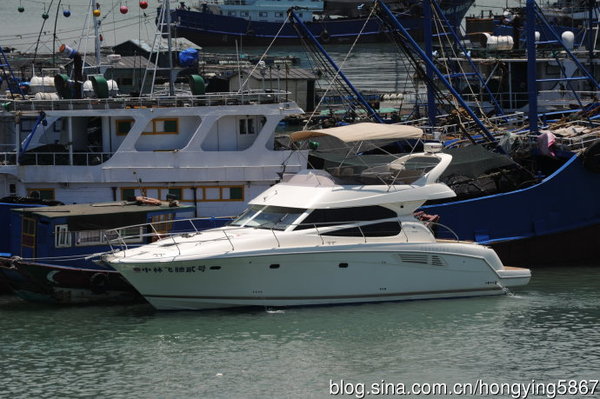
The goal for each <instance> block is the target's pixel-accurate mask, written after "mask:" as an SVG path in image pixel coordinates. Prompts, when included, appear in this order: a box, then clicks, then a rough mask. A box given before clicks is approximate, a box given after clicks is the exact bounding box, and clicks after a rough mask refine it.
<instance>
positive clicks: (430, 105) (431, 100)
mask: <svg viewBox="0 0 600 399" xmlns="http://www.w3.org/2000/svg"><path fill="white" fill-rule="evenodd" d="M422 6H423V39H424V40H425V54H426V55H427V56H428V57H429V58H432V56H433V44H432V31H433V30H432V28H431V22H432V18H433V14H432V12H431V0H423V2H422ZM425 70H426V73H427V79H428V80H429V81H430V82H432V81H433V69H431V66H430V65H429V64H427V65H426V68H425ZM436 114H437V108H436V106H435V92H434V90H433V86H432V85H427V116H428V117H429V124H430V125H431V126H435V116H436Z"/></svg>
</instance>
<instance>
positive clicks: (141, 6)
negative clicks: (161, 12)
mask: <svg viewBox="0 0 600 399" xmlns="http://www.w3.org/2000/svg"><path fill="white" fill-rule="evenodd" d="M140 8H141V9H142V10H145V9H146V8H148V2H147V1H140Z"/></svg>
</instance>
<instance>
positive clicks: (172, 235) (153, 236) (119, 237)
mask: <svg viewBox="0 0 600 399" xmlns="http://www.w3.org/2000/svg"><path fill="white" fill-rule="evenodd" d="M227 219H230V218H227ZM207 220H215V218H190V219H179V220H171V221H162V222H154V223H152V222H151V223H143V224H138V225H133V226H125V227H120V228H117V229H112V230H107V233H108V234H106V235H107V237H109V236H113V237H115V238H113V239H108V238H107V239H108V243H109V246H110V250H111V252H116V251H117V250H120V249H123V250H127V249H129V247H128V244H127V239H128V238H130V237H133V236H124V235H123V234H122V232H124V231H126V230H127V229H134V228H138V230H139V228H140V227H147V226H149V229H150V230H151V231H150V232H149V233H147V234H143V235H142V237H143V238H149V239H150V240H153V241H161V240H163V239H167V238H169V239H171V240H172V241H173V243H172V244H169V245H174V246H176V247H177V250H178V253H179V254H180V255H181V248H179V245H180V244H181V242H179V241H177V240H176V238H177V237H184V236H185V235H186V234H189V233H190V232H193V233H200V234H202V233H201V232H200V231H199V230H198V229H197V226H196V224H195V223H194V222H198V221H207ZM392 221H395V222H398V224H399V226H400V232H399V233H398V234H400V233H402V234H404V236H405V238H406V241H407V242H408V241H409V238H408V235H407V233H406V231H405V229H404V228H403V221H402V220H399V218H398V217H393V218H386V219H378V220H374V221H372V220H369V221H353V222H350V221H346V222H329V223H306V224H304V223H298V224H290V225H288V226H287V228H289V227H292V226H293V227H295V228H296V227H299V226H310V227H311V228H313V229H314V231H315V233H316V235H317V236H318V237H319V239H320V240H321V245H325V238H324V235H326V234H327V233H329V232H335V231H337V230H344V229H349V228H357V229H358V231H359V232H360V236H356V237H360V238H362V240H363V241H364V242H365V243H367V242H369V240H368V239H369V236H368V235H367V234H365V232H364V230H363V227H364V226H369V225H374V224H379V223H388V222H392ZM411 222H413V221H411ZM417 222H418V223H423V222H419V221H417ZM165 223H169V224H171V225H173V224H178V226H176V230H177V231H175V232H165V229H163V230H161V229H160V227H159V226H160V225H161V224H165ZM184 224H185V225H188V226H189V227H188V228H187V229H185V230H182V228H184V227H185V226H184ZM265 227H266V226H263V227H262V229H264V230H268V231H270V232H271V234H272V235H273V238H274V239H275V241H276V243H277V247H278V248H280V247H281V241H280V238H279V237H278V235H277V233H276V229H274V228H273V227H270V228H265ZM248 228H249V227H238V228H235V227H234V228H231V227H229V228H228V229H223V230H221V231H222V232H223V238H220V239H219V238H211V239H206V238H205V239H201V240H200V241H201V242H209V241H219V240H223V239H226V240H227V241H228V242H229V244H230V245H231V250H232V251H235V245H234V243H233V239H234V237H233V236H231V235H230V234H228V233H230V232H231V231H235V230H242V229H244V230H245V229H248ZM258 228H261V227H258ZM287 228H286V229H287ZM319 228H321V229H323V228H325V231H323V230H319ZM303 230H304V229H302V230H294V232H298V231H303ZM429 230H430V231H431V229H429ZM282 231H285V229H284V230H282ZM111 232H114V233H113V234H110V233H111ZM431 233H432V235H433V232H431ZM455 235H456V234H455ZM135 237H137V238H139V234H137V235H135ZM457 239H458V238H457ZM115 242H118V243H119V246H120V247H121V248H115V247H116V245H114V244H115ZM187 242H189V241H187ZM136 246H137V245H136Z"/></svg>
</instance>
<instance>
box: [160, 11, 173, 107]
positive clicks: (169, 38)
mask: <svg viewBox="0 0 600 399" xmlns="http://www.w3.org/2000/svg"><path fill="white" fill-rule="evenodd" d="M163 7H165V12H166V13H167V15H165V17H166V18H167V54H168V55H169V64H168V65H169V96H171V97H173V96H174V95H175V83H174V82H173V81H174V79H173V74H174V73H175V72H174V71H173V38H172V36H171V0H164V1H163ZM161 29H162V27H161Z"/></svg>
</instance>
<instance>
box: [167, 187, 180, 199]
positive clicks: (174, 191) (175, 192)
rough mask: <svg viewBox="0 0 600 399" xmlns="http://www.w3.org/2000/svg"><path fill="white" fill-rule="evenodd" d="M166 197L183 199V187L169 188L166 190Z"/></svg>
mask: <svg viewBox="0 0 600 399" xmlns="http://www.w3.org/2000/svg"><path fill="white" fill-rule="evenodd" d="M167 196H168V198H165V199H174V200H178V201H179V200H182V199H183V189H182V188H170V189H169V191H167Z"/></svg>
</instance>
